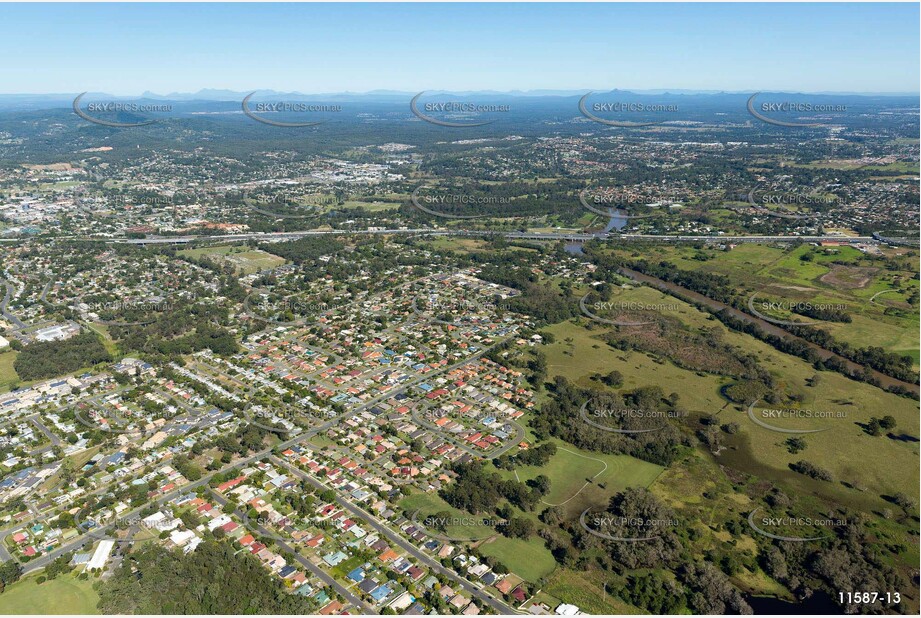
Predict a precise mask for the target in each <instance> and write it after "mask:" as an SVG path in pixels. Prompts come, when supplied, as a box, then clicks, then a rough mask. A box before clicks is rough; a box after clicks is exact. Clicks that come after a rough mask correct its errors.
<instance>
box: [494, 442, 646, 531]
mask: <svg viewBox="0 0 921 618" xmlns="http://www.w3.org/2000/svg"><path fill="white" fill-rule="evenodd" d="M552 442H554V443H555V444H556V445H557V451H556V454H555V455H554V456H553V457H552V458H551V459H550V461H549V462H548V463H547V464H546V465H544V466H522V467H518V468H516V469H515V470H514V471H506V470H502V471H500V474H502V475H503V476H506V477H507V478H516V476H517V478H518V479H519V480H521V481H528V480H531V479H533V478H535V477H536V476H538V475H539V474H543V475H545V476H547V477H548V478H549V479H550V491H549V492H548V493H547V495H546V496H544V497H543V500H542V502H541V504H540V506H538V508H537V509H536V510H537V511H542V510H544V508H546V507H547V506H560V507H562V508H563V510H564V511H565V513H566V516H567V517H578V516H579V514H580V513H581V512H582V511H583V510H585V509H586V508H588V507H590V506H599V505H603V504H607V502H608V500H610V498H611V496H613V495H614V494H615V493H617V492H619V491H623V490H624V489H627V488H628V487H649V486H650V485H651V484H652V482H653V481H654V480H655V479H656V477H658V476H659V474H661V472H662V466H657V465H655V464H651V463H648V462H645V461H642V460H640V459H636V458H634V457H630V456H628V455H607V454H603V453H595V452H592V451H586V450H584V449H579V448H576V447H575V446H572V445H571V444H566V443H565V442H562V441H560V440H552Z"/></svg>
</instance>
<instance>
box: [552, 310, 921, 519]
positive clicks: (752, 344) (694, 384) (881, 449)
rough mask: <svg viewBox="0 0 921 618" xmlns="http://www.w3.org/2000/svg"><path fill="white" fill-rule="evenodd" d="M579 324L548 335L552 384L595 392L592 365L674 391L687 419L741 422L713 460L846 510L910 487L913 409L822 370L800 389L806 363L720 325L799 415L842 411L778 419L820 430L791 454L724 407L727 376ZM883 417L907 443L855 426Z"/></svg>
mask: <svg viewBox="0 0 921 618" xmlns="http://www.w3.org/2000/svg"><path fill="white" fill-rule="evenodd" d="M677 302H680V301H677ZM674 314H676V315H680V316H681V319H682V321H683V322H684V323H685V324H688V325H690V326H692V327H695V328H701V329H703V328H710V327H713V326H714V325H716V324H717V323H716V322H715V321H714V320H711V319H708V316H707V314H704V313H702V312H700V311H698V310H696V309H694V308H691V307H688V311H679V312H674ZM580 321H581V318H580ZM582 323H583V324H584V326H580V325H579V324H576V323H574V322H573V321H569V322H564V323H561V324H556V325H554V326H552V327H550V328H548V329H547V330H549V331H550V332H551V333H553V335H554V336H555V342H554V343H552V344H548V345H544V346H543V347H542V349H543V350H544V352H545V353H546V356H547V365H548V373H549V376H550V378H552V377H553V376H555V375H562V376H565V377H566V378H567V379H569V380H570V381H571V382H574V383H576V384H578V385H580V386H582V387H589V386H591V387H593V388H598V386H599V384H598V383H597V382H593V381H592V380H591V379H590V376H591V374H593V373H596V372H597V371H598V367H603V368H604V369H605V370H606V371H610V370H612V369H616V370H617V371H620V372H621V373H622V374H623V376H624V387H623V388H624V389H625V390H632V389H635V388H637V387H640V386H656V385H658V386H661V387H662V389H663V390H664V391H665V393H666V394H668V393H670V392H675V393H677V394H678V395H679V397H680V400H679V401H680V405H682V406H683V407H684V408H686V409H687V410H688V411H689V412H690V413H691V415H692V416H695V415H701V414H716V415H717V418H718V419H719V420H720V423H727V422H735V423H738V424H739V427H740V430H739V432H738V433H737V434H736V435H735V436H733V437H732V438H731V439H730V440H729V441H728V444H729V445H730V446H731V447H732V448H731V449H729V450H728V451H725V452H724V453H723V454H721V455H720V457H721V458H723V459H725V460H726V461H727V462H729V463H731V464H732V465H733V466H735V467H737V468H738V469H740V470H744V471H747V472H750V473H752V474H755V475H757V476H760V477H763V478H766V479H771V480H774V481H782V482H784V483H785V484H789V485H791V486H792V487H794V488H796V489H797V490H800V491H805V492H809V493H818V494H820V495H823V496H825V497H827V498H830V499H833V500H836V501H839V502H843V503H845V504H848V503H850V504H854V505H855V506H860V507H863V508H873V509H880V508H883V507H884V506H885V505H886V503H885V501H884V500H883V499H882V498H881V495H882V494H889V495H892V494H894V493H896V492H898V491H904V490H905V488H906V487H911V488H916V487H917V486H918V482H919V478H918V470H917V465H916V462H917V458H918V456H919V443H918V442H917V441H915V439H916V438H917V437H918V436H919V433H921V427H919V417H918V408H917V402H914V401H912V400H910V399H906V398H903V397H897V396H895V395H892V394H890V393H886V392H884V391H882V390H880V389H878V388H875V387H873V386H870V385H868V384H865V383H861V382H856V381H854V380H850V379H848V378H846V377H844V376H842V375H841V374H838V373H835V372H829V371H826V372H820V374H819V375H820V381H819V384H818V385H817V386H814V387H810V386H807V385H806V381H807V379H809V378H811V377H812V376H814V375H816V371H815V369H814V368H813V367H812V366H811V365H810V364H809V363H806V362H805V361H803V360H801V359H799V358H797V357H794V356H790V355H787V354H782V353H780V352H778V351H777V350H775V349H774V348H772V347H770V346H769V345H767V344H765V343H763V342H761V341H759V340H757V339H755V338H753V337H750V336H748V335H743V334H740V333H735V332H731V331H728V330H726V329H725V328H723V327H722V326H720V329H722V330H723V335H722V338H723V341H724V342H725V343H728V344H730V345H733V346H735V347H736V348H738V349H739V350H740V351H744V352H746V353H749V354H753V355H754V356H755V358H757V359H758V361H759V363H760V364H761V365H762V366H763V367H765V368H766V369H767V370H768V371H770V372H771V374H772V375H773V376H774V380H775V382H776V389H777V390H778V392H786V393H788V394H790V395H796V396H797V397H799V398H800V403H799V404H798V407H799V408H804V409H809V410H814V411H817V412H822V413H828V412H832V413H837V412H841V413H843V418H836V419H818V418H813V419H796V420H793V419H784V420H780V421H778V422H777V423H776V425H777V426H779V427H782V428H787V429H792V428H796V429H800V428H802V429H823V430H825V431H822V432H821V433H814V434H811V435H805V436H804V439H805V441H806V443H807V447H806V450H805V451H803V452H802V453H799V454H796V455H794V454H791V453H789V452H788V450H787V448H786V446H785V445H784V441H785V440H786V438H787V437H789V436H788V435H786V434H782V433H777V432H773V431H770V430H768V429H764V428H762V427H760V426H758V425H756V424H755V423H753V422H752V421H751V420H750V419H749V418H748V416H747V413H746V412H747V410H746V409H745V408H742V407H740V406H733V405H729V402H728V401H727V400H726V399H725V398H724V397H723V396H722V394H721V393H720V387H721V386H723V385H726V384H729V383H731V382H732V380H731V379H730V378H726V377H722V376H717V375H710V374H700V373H695V372H692V371H687V370H684V369H680V368H678V367H676V366H675V365H673V364H672V363H671V362H669V361H667V360H665V361H662V362H656V361H655V360H653V359H652V358H651V357H650V356H649V355H648V354H645V353H642V352H637V351H634V352H622V351H620V350H615V349H613V348H610V347H609V346H607V345H606V344H605V343H604V342H603V341H601V340H600V339H599V338H597V337H596V335H597V334H601V333H603V332H605V331H606V329H607V327H606V326H602V325H598V324H596V323H594V322H590V321H589V320H587V319H586V320H584V321H582ZM886 414H891V415H893V416H894V417H895V418H896V421H897V427H896V430H895V431H894V432H893V433H894V434H895V435H896V436H899V435H904V436H910V437H907V438H906V439H904V440H900V439H892V438H889V437H886V436H879V437H874V436H870V435H868V434H866V433H865V432H864V431H863V430H862V429H861V427H860V425H858V423H867V422H868V421H869V420H870V418H871V417H873V416H876V417H882V416H884V415H886ZM911 437H913V438H914V439H913V438H911ZM800 459H806V460H808V461H810V462H812V463H814V464H816V465H818V466H820V467H822V468H825V469H827V470H829V471H830V472H831V473H832V475H833V477H834V479H835V482H833V483H828V482H822V481H815V480H812V479H809V478H807V477H805V476H803V475H800V474H797V473H795V472H793V471H791V470H790V469H789V468H788V465H789V464H790V463H793V462H795V461H798V460H800ZM858 462H859V463H858ZM843 483H848V484H850V485H851V486H852V487H847V486H845V485H844V484H843Z"/></svg>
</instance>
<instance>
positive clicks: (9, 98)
mask: <svg viewBox="0 0 921 618" xmlns="http://www.w3.org/2000/svg"><path fill="white" fill-rule="evenodd" d="M252 92H255V94H254V96H253V100H261V101H266V100H275V101H278V100H287V101H326V102H366V103H382V104H387V103H391V104H403V103H405V102H407V101H408V100H409V99H410V98H412V97H413V96H415V95H417V94H418V92H410V91H399V90H371V91H368V92H328V93H316V94H308V93H303V92H296V91H291V92H284V91H279V90H268V89H262V90H255V91H235V90H226V89H211V88H209V89H203V90H199V91H198V92H193V93H187V92H171V93H169V94H157V93H155V92H150V91H147V92H144V93H142V94H141V95H140V96H125V95H113V94H108V93H100V92H88V93H86V96H85V97H84V101H85V102H89V101H100V100H105V101H139V100H147V101H173V102H176V103H192V102H213V103H222V102H223V103H226V102H233V103H239V102H240V101H242V100H243V98H244V97H245V96H247V95H249V94H250V93H252ZM425 92H426V97H429V96H444V95H450V96H461V97H468V98H470V99H474V100H485V99H489V100H491V101H502V100H509V99H518V100H522V99H530V100H531V101H533V102H537V100H539V99H544V100H545V101H547V102H550V101H552V100H553V99H558V100H559V99H572V98H575V97H581V96H582V95H584V94H586V93H588V92H594V93H595V95H596V96H599V97H600V96H604V95H610V96H617V95H620V96H622V95H632V96H641V97H650V98H653V97H654V98H656V99H658V100H669V99H672V100H674V99H681V100H683V101H684V102H686V103H693V102H694V100H697V101H708V102H710V103H712V102H716V101H718V100H720V99H722V98H725V99H727V100H729V99H735V100H737V99H738V98H739V97H742V96H749V95H751V94H754V91H723V90H688V89H666V88H662V89H655V90H618V89H615V90H607V91H605V90H603V89H597V90H590V89H586V90H526V91H522V90H511V91H507V92H500V91H496V90H474V91H446V90H427V91H425ZM764 92H765V93H769V92H770V93H784V94H796V95H806V94H808V95H809V96H822V97H866V98H868V99H870V98H873V99H880V98H889V97H897V98H902V99H906V98H907V99H912V98H913V99H915V100H916V101H917V100H918V97H919V95H918V94H917V93H891V92H889V93H875V92H810V93H802V92H792V91H783V90H765V91H764ZM79 94H80V93H78V92H73V93H48V94H0V110H7V111H9V110H23V111H25V110H42V109H51V108H58V107H69V106H70V105H72V103H73V100H74V98H75V97H76V96H77V95H79ZM908 102H910V101H908ZM900 103H904V102H900Z"/></svg>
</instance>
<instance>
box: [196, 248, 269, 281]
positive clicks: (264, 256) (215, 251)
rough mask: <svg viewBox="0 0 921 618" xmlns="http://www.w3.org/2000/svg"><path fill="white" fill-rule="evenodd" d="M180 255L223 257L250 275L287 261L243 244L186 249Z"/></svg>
mask: <svg viewBox="0 0 921 618" xmlns="http://www.w3.org/2000/svg"><path fill="white" fill-rule="evenodd" d="M179 255H185V256H188V257H195V258H198V257H209V258H212V259H214V258H223V259H224V260H226V261H227V262H230V263H231V264H233V265H234V266H235V267H236V268H237V270H239V271H240V274H243V275H249V274H252V273H255V272H259V271H261V270H267V269H270V268H274V267H276V266H281V265H282V264H284V263H285V259H284V258H282V257H279V256H277V255H272V254H271V253H267V252H265V251H262V250H261V249H250V248H249V247H244V246H241V245H221V246H218V247H201V248H198V249H184V250H182V251H180V252H179Z"/></svg>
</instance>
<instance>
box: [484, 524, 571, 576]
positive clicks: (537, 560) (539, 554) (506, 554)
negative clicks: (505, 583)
mask: <svg viewBox="0 0 921 618" xmlns="http://www.w3.org/2000/svg"><path fill="white" fill-rule="evenodd" d="M479 549H480V552H481V553H482V554H483V555H486V556H494V557H495V558H497V559H498V560H499V561H500V562H502V564H504V565H505V566H506V567H508V569H509V570H510V571H511V572H512V573H514V574H516V575H520V576H521V577H523V578H524V579H526V580H528V581H529V582H536V581H538V580H540V578H542V577H545V576H547V575H549V574H550V573H552V572H553V569H555V568H556V561H555V560H554V559H553V554H551V553H550V550H548V549H547V548H546V547H545V546H544V540H543V539H541V538H540V537H538V536H533V537H531V538H530V539H528V540H527V541H523V540H521V539H509V538H506V537H504V536H500V535H497V536H496V537H495V539H493V540H491V541H489V542H488V543H483V544H482V545H480V546H479Z"/></svg>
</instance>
